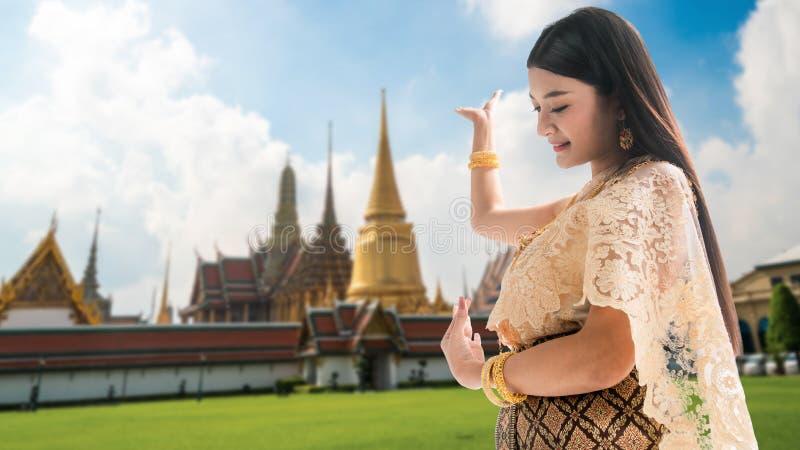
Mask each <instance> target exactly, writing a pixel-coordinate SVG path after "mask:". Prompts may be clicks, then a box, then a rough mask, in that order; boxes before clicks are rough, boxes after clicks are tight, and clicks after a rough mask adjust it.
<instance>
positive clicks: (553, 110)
mask: <svg viewBox="0 0 800 450" xmlns="http://www.w3.org/2000/svg"><path fill="white" fill-rule="evenodd" d="M567 106H569V105H564V106H562V107H561V108H557V109H551V110H550V112H554V113H559V112H561V111H563V110H565V109H567ZM541 109H542V108H541V107H539V106H537V107H535V108H533V109H532V110H531V111H533V112H537V113H538V112H539V111H541Z"/></svg>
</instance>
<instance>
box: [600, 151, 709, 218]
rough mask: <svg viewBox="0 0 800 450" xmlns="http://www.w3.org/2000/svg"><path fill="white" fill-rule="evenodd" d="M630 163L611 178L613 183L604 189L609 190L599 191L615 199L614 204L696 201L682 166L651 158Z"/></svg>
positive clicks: (603, 195)
mask: <svg viewBox="0 0 800 450" xmlns="http://www.w3.org/2000/svg"><path fill="white" fill-rule="evenodd" d="M628 166H629V167H627V168H625V170H623V171H621V173H619V174H617V176H616V177H615V179H614V180H609V181H612V183H611V186H609V187H608V189H603V191H606V192H602V191H601V192H600V194H602V198H605V199H606V200H614V201H613V203H620V202H622V203H626V204H635V203H638V204H642V203H645V204H652V203H653V202H655V203H658V204H663V202H664V201H666V200H667V199H672V200H673V202H678V203H680V202H683V201H685V202H686V203H693V199H694V195H693V191H692V189H691V183H690V181H689V179H688V177H687V176H686V173H685V172H684V171H683V169H682V168H680V167H678V166H677V165H675V164H673V163H671V162H669V161H665V160H660V159H655V158H652V157H650V158H642V159H641V160H640V161H637V162H635V163H634V164H630V165H628ZM598 197H600V195H598ZM603 203H607V202H603ZM671 203H672V202H671ZM618 206H620V207H622V206H623V205H618ZM606 207H608V205H606Z"/></svg>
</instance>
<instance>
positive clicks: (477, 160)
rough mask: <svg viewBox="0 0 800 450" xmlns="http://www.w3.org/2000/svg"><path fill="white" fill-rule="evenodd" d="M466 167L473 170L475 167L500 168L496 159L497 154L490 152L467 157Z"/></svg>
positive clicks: (473, 153)
mask: <svg viewBox="0 0 800 450" xmlns="http://www.w3.org/2000/svg"><path fill="white" fill-rule="evenodd" d="M468 167H469V168H470V170H471V169H474V168H476V167H493V168H497V167H500V162H499V161H498V159H497V153H496V152H492V151H477V152H472V153H470V155H469V164H468Z"/></svg>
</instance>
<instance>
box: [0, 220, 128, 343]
mask: <svg viewBox="0 0 800 450" xmlns="http://www.w3.org/2000/svg"><path fill="white" fill-rule="evenodd" d="M99 221H100V210H98V211H97V218H96V219H95V228H94V236H93V237H92V244H91V247H90V249H89V260H88V262H87V264H86V269H85V270H84V274H83V279H82V280H81V282H80V283H78V282H76V281H75V279H74V278H73V277H72V273H71V272H70V270H69V267H68V266H67V263H66V260H65V259H64V256H63V254H62V252H61V248H60V247H59V245H58V242H57V241H56V228H57V221H56V217H55V214H54V215H53V219H52V220H51V222H50V228H49V229H48V231H47V234H45V236H44V238H42V240H41V241H39V244H38V245H37V246H36V248H35V249H34V251H33V253H31V255H30V256H29V257H28V259H27V260H26V261H25V263H24V264H23V265H22V267H20V269H19V270H18V271H17V273H16V274H14V276H13V277H11V279H10V280H9V281H8V282H6V280H5V278H4V279H3V281H2V286H1V287H0V328H26V327H43V326H45V327H46V326H72V325H97V324H102V323H106V324H138V323H142V320H141V318H140V317H138V316H112V315H111V304H112V299H111V296H110V295H109V296H108V297H104V296H102V295H100V293H99V288H100V283H99V282H98V281H97V234H98V227H99Z"/></svg>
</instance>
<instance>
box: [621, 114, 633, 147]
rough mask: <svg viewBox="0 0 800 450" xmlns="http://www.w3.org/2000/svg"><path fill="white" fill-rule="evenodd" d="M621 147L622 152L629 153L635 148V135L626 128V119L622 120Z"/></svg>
mask: <svg viewBox="0 0 800 450" xmlns="http://www.w3.org/2000/svg"><path fill="white" fill-rule="evenodd" d="M619 146H620V147H622V150H624V151H628V150H630V149H631V147H633V133H631V129H630V128H628V127H626V126H625V119H622V130H621V131H620V132H619Z"/></svg>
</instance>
